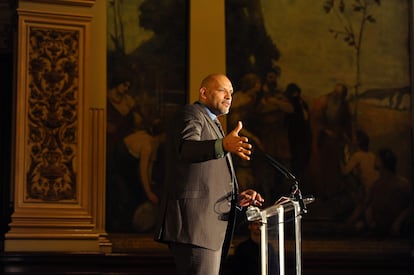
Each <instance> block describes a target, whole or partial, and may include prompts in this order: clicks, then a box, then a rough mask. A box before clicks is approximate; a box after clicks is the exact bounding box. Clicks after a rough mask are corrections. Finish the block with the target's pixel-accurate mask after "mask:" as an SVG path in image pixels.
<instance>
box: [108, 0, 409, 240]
mask: <svg viewBox="0 0 414 275" xmlns="http://www.w3.org/2000/svg"><path fill="white" fill-rule="evenodd" d="M153 2H154V1H149V0H140V1H134V0H108V2H107V3H108V7H107V10H108V17H107V22H108V41H107V44H108V93H107V95H108V107H107V110H108V113H107V120H108V121H107V122H108V123H107V126H108V127H107V131H108V132H107V200H106V201H107V206H106V207H107V217H106V223H107V230H108V232H123V233H126V232H134V233H137V232H150V231H151V229H152V228H153V225H154V218H155V217H154V216H155V215H154V213H156V211H157V209H156V206H157V202H158V201H159V198H160V190H159V187H160V184H161V182H162V176H163V174H162V173H160V172H159V171H162V169H163V168H162V167H163V165H164V164H163V163H162V158H160V157H159V156H158V154H159V152H160V151H161V149H162V139H163V126H164V125H165V124H166V123H168V117H169V114H170V113H171V112H173V111H174V110H175V109H176V108H177V107H178V106H180V105H182V104H184V103H186V91H187V87H186V85H187V63H188V62H187V52H188V47H187V45H188V43H187V42H188V37H187V35H188V33H187V31H188V28H187V25H188V22H187V18H188V6H187V4H188V3H187V2H188V1H184V0H175V1H157V3H156V4H155V3H153ZM225 5H226V35H227V37H226V47H227V60H226V61H227V74H228V76H229V77H230V79H231V80H232V82H233V85H234V88H235V93H234V97H233V105H232V109H231V111H230V114H229V116H228V129H231V128H232V127H234V126H233V125H234V124H235V123H236V122H237V121H238V120H242V121H243V124H244V126H245V128H244V129H243V133H242V134H243V135H246V136H248V137H249V139H250V140H251V141H252V142H253V145H254V152H253V156H252V160H251V161H250V162H244V161H240V160H236V167H237V174H238V179H239V184H240V187H241V189H244V188H248V187H252V188H255V189H258V190H260V191H261V192H262V193H263V194H264V195H265V198H266V200H267V203H268V204H271V203H273V202H274V201H276V200H277V199H278V198H279V197H281V196H286V195H289V193H290V189H291V185H292V183H291V182H290V181H289V180H287V179H286V178H285V177H284V176H283V175H282V174H281V173H279V172H278V171H276V170H275V169H274V168H273V167H272V166H270V165H269V163H268V161H267V160H266V157H265V156H266V155H269V156H271V157H273V158H274V159H275V160H277V161H278V162H279V163H281V164H283V165H284V166H285V167H287V168H288V169H290V170H291V171H292V173H293V174H294V175H296V177H297V178H298V181H299V184H300V189H301V190H302V194H303V195H304V196H307V195H313V196H315V198H316V201H315V202H314V203H313V204H312V205H310V206H309V213H307V214H306V215H305V216H304V223H305V225H304V228H303V229H304V234H307V233H309V232H310V233H312V234H313V236H315V234H318V233H320V235H321V236H325V235H329V236H332V235H333V234H336V233H338V234H343V233H344V232H347V233H352V232H361V231H363V232H367V233H369V234H371V233H372V234H383V235H388V234H394V235H407V234H408V232H410V230H411V227H410V226H412V225H410V222H409V219H408V218H407V217H408V216H409V214H410V212H409V211H410V209H409V208H407V206H408V205H410V203H412V197H411V194H412V191H411V190H412V174H411V167H412V160H411V156H412V146H411V141H412V136H411V132H410V128H411V125H412V121H411V116H412V114H411V83H410V75H409V71H410V60H411V56H410V55H411V53H410V52H409V47H408V45H409V41H410V33H409V31H410V30H409V16H410V14H409V7H410V3H409V1H408V0H407V1H404V0H402V1H398V2H397V1H393V0H386V1H384V0H383V1H379V0H378V1H375V0H349V1H334V0H320V1H306V0H302V1H286V0H278V1H259V0H254V1H239V0H227V1H226V2H225ZM304 11H306V12H304ZM395 30H398V31H395ZM390 205H392V207H390ZM244 226H245V223H244V222H243V221H242V222H241V223H240V227H239V229H240V232H243V230H244V229H245V227H244ZM327 233H328V234H327ZM305 237H306V236H305Z"/></svg>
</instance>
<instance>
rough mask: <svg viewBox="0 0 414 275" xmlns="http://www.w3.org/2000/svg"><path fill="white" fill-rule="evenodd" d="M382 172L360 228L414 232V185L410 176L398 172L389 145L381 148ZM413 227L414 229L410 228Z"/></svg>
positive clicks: (380, 161)
mask: <svg viewBox="0 0 414 275" xmlns="http://www.w3.org/2000/svg"><path fill="white" fill-rule="evenodd" d="M376 165H377V168H378V170H379V173H380V177H379V179H378V181H377V182H376V183H375V184H374V186H373V187H372V191H371V193H370V197H369V199H368V200H367V204H366V208H365V209H366V211H365V215H364V216H363V218H364V219H365V220H362V221H361V224H359V229H362V228H363V227H364V226H366V227H367V228H368V229H369V230H371V231H373V232H375V233H376V234H380V235H388V234H391V235H395V236H399V235H401V234H406V235H407V234H409V235H411V234H412V226H413V225H412V224H411V225H410V222H412V221H411V217H412V215H413V189H412V185H411V184H410V182H408V180H407V179H405V178H403V177H401V176H399V175H398V173H397V157H396V155H395V153H394V152H393V151H392V150H390V149H387V148H383V149H380V150H379V151H378V158H377V162H376ZM409 227H411V229H408V228H409Z"/></svg>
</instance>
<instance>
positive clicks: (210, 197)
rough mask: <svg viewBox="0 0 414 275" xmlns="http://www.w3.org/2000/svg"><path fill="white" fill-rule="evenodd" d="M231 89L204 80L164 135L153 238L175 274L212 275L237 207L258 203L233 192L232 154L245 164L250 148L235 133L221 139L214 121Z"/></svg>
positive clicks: (253, 196)
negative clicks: (158, 210) (161, 183)
mask: <svg viewBox="0 0 414 275" xmlns="http://www.w3.org/2000/svg"><path fill="white" fill-rule="evenodd" d="M232 93H233V86H232V84H231V82H230V80H229V79H228V78H227V77H226V76H225V75H222V74H212V75H209V76H207V77H206V78H205V79H204V80H203V81H202V83H201V87H200V90H199V100H198V101H197V102H195V103H194V104H191V105H186V106H185V107H184V108H183V110H182V111H181V112H179V114H178V116H177V118H176V119H174V120H172V123H171V124H173V125H171V126H172V129H171V132H170V133H169V134H170V135H169V136H168V137H167V143H168V144H167V156H166V160H167V165H166V166H167V171H166V182H165V193H164V198H163V200H162V203H161V213H162V214H161V219H160V225H159V230H158V232H157V236H156V240H158V241H162V242H166V243H168V245H169V248H170V250H171V252H172V254H173V256H174V260H175V263H176V265H177V269H178V273H179V274H191V275H197V274H209V275H215V274H216V275H217V274H218V273H219V270H220V260H221V256H222V255H223V256H225V255H226V254H227V251H228V246H229V244H230V241H231V235H232V233H233V225H234V220H235V214H236V213H235V211H236V206H240V207H244V206H248V205H251V204H257V205H261V203H262V202H263V198H262V197H261V196H260V195H259V194H258V193H257V192H255V191H254V190H245V191H243V192H241V193H240V194H238V185H237V180H236V177H235V173H234V169H233V164H232V159H231V155H230V153H232V154H235V155H236V156H238V157H240V158H242V159H245V160H249V159H250V154H251V148H252V146H251V145H250V144H249V143H248V139H247V138H246V137H240V136H239V135H238V133H239V132H240V130H241V129H242V123H241V122H239V123H238V125H237V127H236V128H235V129H234V130H233V131H231V132H230V133H229V134H228V135H224V133H223V131H222V130H221V128H220V125H219V122H218V120H217V117H218V116H221V115H224V114H227V113H228V112H229V109H230V106H231V101H232Z"/></svg>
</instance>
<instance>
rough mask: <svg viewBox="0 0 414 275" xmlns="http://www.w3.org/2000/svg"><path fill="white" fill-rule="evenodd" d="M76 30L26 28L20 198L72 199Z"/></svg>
mask: <svg viewBox="0 0 414 275" xmlns="http://www.w3.org/2000/svg"><path fill="white" fill-rule="evenodd" d="M78 59H79V31H78V30H59V29H51V28H40V27H30V29H29V98H28V103H29V104H28V107H29V108H28V128H29V129H28V130H29V135H28V147H27V148H28V150H29V156H30V160H29V162H30V165H29V169H28V171H27V185H26V187H27V193H26V200H42V201H59V200H75V199H76V180H77V179H76V171H75V169H74V165H73V163H74V160H75V158H76V151H77V150H76V149H77V148H76V147H77V135H78V128H79V126H78V117H77V104H78V93H79V87H78V80H79V71H78V66H79V64H78Z"/></svg>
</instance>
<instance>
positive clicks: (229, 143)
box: [223, 121, 252, 160]
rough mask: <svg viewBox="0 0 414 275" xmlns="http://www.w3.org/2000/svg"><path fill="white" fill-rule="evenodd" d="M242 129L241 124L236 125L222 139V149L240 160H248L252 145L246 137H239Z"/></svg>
mask: <svg viewBox="0 0 414 275" xmlns="http://www.w3.org/2000/svg"><path fill="white" fill-rule="evenodd" d="M242 128H243V125H242V122H241V121H239V122H238V123H237V126H236V128H234V130H233V131H231V132H230V133H229V134H228V135H226V136H225V137H224V138H223V148H224V150H225V151H226V152H230V153H233V154H235V155H237V156H239V157H240V158H242V159H245V160H250V155H251V154H252V151H251V149H252V145H251V144H250V143H248V142H249V140H248V138H247V137H241V136H239V132H240V130H241V129H242Z"/></svg>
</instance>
